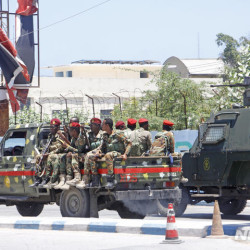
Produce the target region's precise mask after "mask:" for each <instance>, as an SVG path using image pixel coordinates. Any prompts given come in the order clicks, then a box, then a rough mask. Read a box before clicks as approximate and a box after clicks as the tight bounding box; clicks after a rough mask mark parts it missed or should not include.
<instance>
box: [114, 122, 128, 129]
mask: <svg viewBox="0 0 250 250" xmlns="http://www.w3.org/2000/svg"><path fill="white" fill-rule="evenodd" d="M115 128H116V129H119V130H125V129H126V125H125V123H124V122H123V121H118V122H117V123H116V124H115Z"/></svg>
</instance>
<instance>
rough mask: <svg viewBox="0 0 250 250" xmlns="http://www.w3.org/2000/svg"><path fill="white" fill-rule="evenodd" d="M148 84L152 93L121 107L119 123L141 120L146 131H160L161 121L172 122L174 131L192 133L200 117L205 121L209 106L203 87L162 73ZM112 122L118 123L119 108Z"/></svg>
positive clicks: (205, 85)
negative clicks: (151, 85) (147, 121)
mask: <svg viewBox="0 0 250 250" xmlns="http://www.w3.org/2000/svg"><path fill="white" fill-rule="evenodd" d="M151 84H154V85H155V86H156V87H157V89H156V90H155V91H153V90H148V91H145V92H144V95H143V97H141V98H133V99H131V100H130V101H128V102H125V103H124V104H123V112H122V113H123V117H122V118H123V119H127V118H131V117H132V118H135V119H139V118H141V117H144V118H147V119H148V120H149V123H150V130H161V128H162V121H163V120H164V119H168V120H171V121H173V122H174V123H175V129H187V128H191V129H195V128H197V126H198V124H199V123H200V120H201V118H202V117H204V118H207V117H209V114H210V111H211V108H212V107H213V105H211V100H210V99H209V98H207V83H205V82H202V83H201V84H197V83H195V82H194V81H192V80H190V79H183V78H181V77H180V76H178V75H177V74H175V73H172V72H166V71H165V69H163V70H162V71H161V72H160V74H159V75H158V76H157V77H155V78H154V80H153V81H152V83H151ZM113 118H114V119H115V120H118V119H121V118H120V110H119V106H116V107H115V109H114V112H113Z"/></svg>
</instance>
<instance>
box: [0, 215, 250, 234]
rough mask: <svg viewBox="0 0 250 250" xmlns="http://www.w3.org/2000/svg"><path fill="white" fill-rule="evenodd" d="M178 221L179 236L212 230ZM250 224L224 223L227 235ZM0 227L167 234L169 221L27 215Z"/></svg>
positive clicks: (205, 226)
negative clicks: (50, 217)
mask: <svg viewBox="0 0 250 250" xmlns="http://www.w3.org/2000/svg"><path fill="white" fill-rule="evenodd" d="M176 224H177V229H178V234H179V236H190V237H201V238H203V237H206V236H208V235H210V233H211V225H206V224H205V223H204V222H202V223H201V222H199V223H198V222H196V223H190V222H181V223H178V222H177V223H176ZM249 227H250V223H244V224H224V225H223V229H224V233H225V235H229V236H235V235H237V233H238V232H239V230H240V232H241V231H242V230H244V231H245V230H248V229H249ZM0 228H1V229H33V230H57V231H89V232H105V233H129V234H149V235H165V233H166V221H165V220H164V221H159V220H131V219H126V220H124V219H97V218H63V219H62V218H53V219H48V218H44V219H34V218H31V217H27V218H25V219H20V218H11V219H5V218H4V219H1V221H0ZM238 234H239V233H238ZM249 235H250V231H249Z"/></svg>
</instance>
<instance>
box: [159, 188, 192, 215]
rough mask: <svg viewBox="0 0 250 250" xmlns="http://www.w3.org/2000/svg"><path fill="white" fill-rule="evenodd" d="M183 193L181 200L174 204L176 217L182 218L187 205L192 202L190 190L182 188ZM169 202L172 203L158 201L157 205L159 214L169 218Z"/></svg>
mask: <svg viewBox="0 0 250 250" xmlns="http://www.w3.org/2000/svg"><path fill="white" fill-rule="evenodd" d="M181 193H182V197H181V200H180V201H174V202H173V205H174V212H175V216H176V217H180V216H182V215H183V214H184V212H185V210H186V208H187V205H188V204H189V202H190V196H189V193H188V190H187V189H186V188H184V187H183V188H181ZM169 202H170V201H169V200H157V203H156V204H157V208H158V212H159V213H160V215H162V216H167V213H168V203H169Z"/></svg>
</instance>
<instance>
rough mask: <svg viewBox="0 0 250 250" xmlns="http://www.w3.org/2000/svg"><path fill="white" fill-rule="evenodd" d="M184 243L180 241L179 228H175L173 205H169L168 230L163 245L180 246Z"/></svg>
mask: <svg viewBox="0 0 250 250" xmlns="http://www.w3.org/2000/svg"><path fill="white" fill-rule="evenodd" d="M182 242H183V241H182V240H180V239H179V236H178V231H177V227H176V226H175V213H174V208H173V204H172V203H168V213H167V228H166V236H165V240H164V241H163V242H162V243H163V244H180V243H182Z"/></svg>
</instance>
